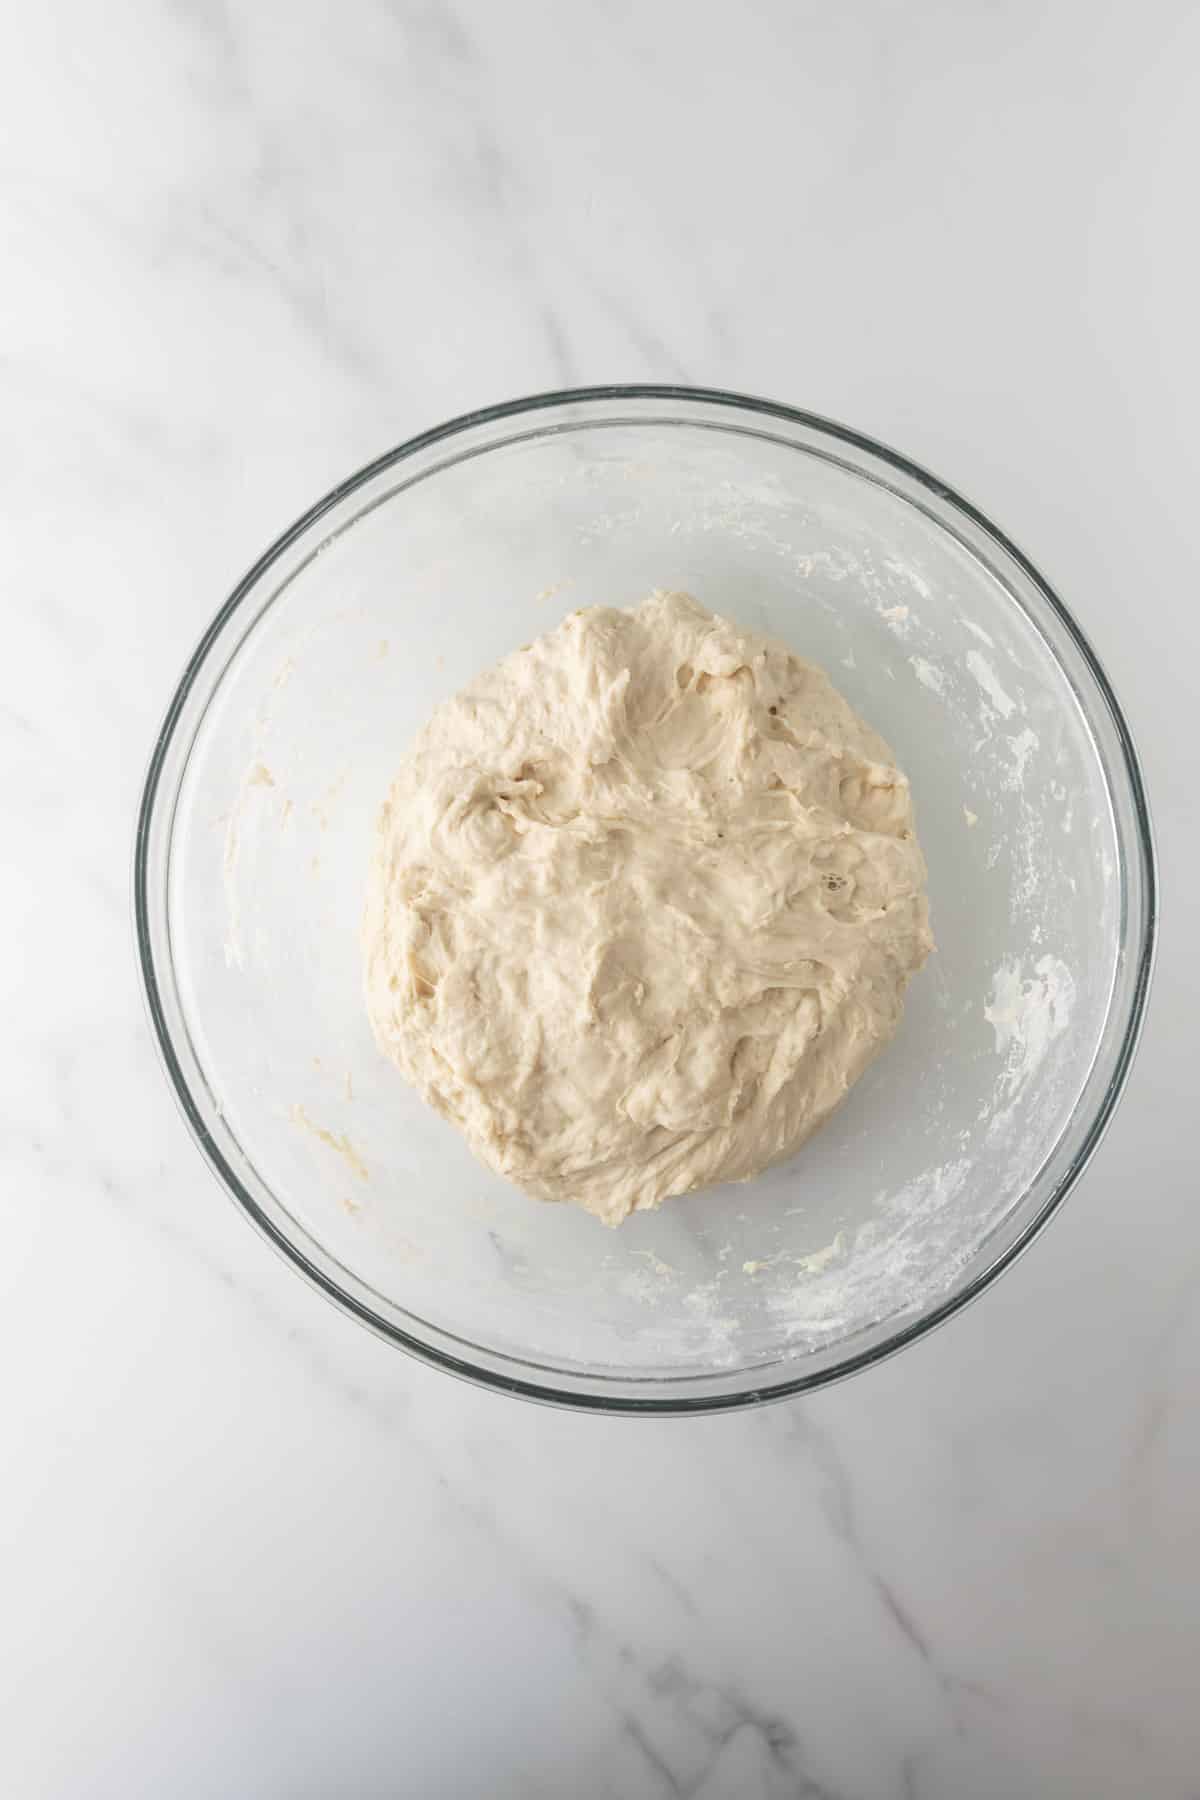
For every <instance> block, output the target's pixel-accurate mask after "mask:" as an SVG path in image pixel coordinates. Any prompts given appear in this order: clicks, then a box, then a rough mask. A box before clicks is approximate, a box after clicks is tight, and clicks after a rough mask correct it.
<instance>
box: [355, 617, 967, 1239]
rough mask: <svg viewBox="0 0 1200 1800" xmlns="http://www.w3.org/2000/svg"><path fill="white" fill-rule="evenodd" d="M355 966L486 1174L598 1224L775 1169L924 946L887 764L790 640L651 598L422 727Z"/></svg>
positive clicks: (382, 1023)
mask: <svg viewBox="0 0 1200 1800" xmlns="http://www.w3.org/2000/svg"><path fill="white" fill-rule="evenodd" d="M364 943H365V962H366V997H367V1007H368V1011H369V1013H370V1018H371V1023H372V1025H373V1027H374V1031H375V1035H376V1037H377V1039H378V1042H379V1045H380V1047H381V1049H382V1050H383V1051H384V1053H385V1054H386V1055H387V1056H389V1057H390V1058H391V1059H392V1061H393V1062H395V1063H396V1064H397V1066H398V1067H399V1068H400V1070H401V1071H402V1072H403V1074H404V1075H405V1076H406V1077H407V1079H408V1080H409V1081H410V1082H411V1083H412V1084H413V1086H414V1087H416V1088H417V1089H418V1090H419V1092H420V1093H421V1094H422V1095H424V1097H425V1099H426V1100H428V1101H429V1102H430V1104H431V1105H433V1106H435V1107H436V1108H437V1110H438V1111H439V1112H440V1113H442V1114H444V1115H445V1117H446V1118H448V1119H451V1120H453V1121H454V1123H455V1124H456V1125H458V1126H459V1127H460V1129H461V1130H462V1131H463V1133H464V1134H465V1136H466V1138H467V1141H468V1142H469V1144H470V1145H471V1148H472V1149H473V1150H474V1151H475V1153H476V1155H477V1156H479V1157H480V1158H481V1160H482V1161H483V1162H485V1163H486V1164H487V1165H488V1166H489V1167H490V1168H492V1169H495V1170H496V1171H497V1173H498V1174H501V1175H504V1176H507V1177H508V1179H509V1180H511V1181H514V1182H516V1183H517V1184H518V1185H519V1186H520V1187H522V1188H524V1189H525V1190H526V1191H527V1192H528V1193H530V1194H534V1195H538V1196H540V1197H542V1198H543V1199H547V1200H573V1201H575V1202H577V1203H578V1204H579V1205H581V1206H584V1207H586V1208H587V1209H588V1210H589V1211H590V1212H593V1213H595V1214H597V1215H598V1216H599V1217H600V1218H601V1219H603V1220H604V1221H605V1222H606V1223H607V1224H610V1225H615V1224H617V1223H619V1222H620V1220H622V1219H623V1218H625V1217H626V1216H627V1214H629V1213H630V1212H631V1211H633V1210H634V1209H638V1208H644V1207H653V1206H657V1205H658V1204H659V1203H660V1201H662V1200H664V1199H666V1198H667V1196H668V1195H671V1194H680V1193H684V1192H686V1191H687V1190H688V1189H691V1188H698V1187H703V1186H706V1185H707V1184H708V1183H710V1182H717V1181H729V1180H740V1179H744V1178H746V1177H748V1176H751V1175H754V1174H756V1173H757V1172H758V1171H759V1170H761V1169H764V1168H766V1167H767V1165H768V1164H770V1163H774V1162H778V1161H779V1160H780V1159H781V1158H782V1157H786V1156H790V1155H791V1153H792V1152H793V1151H794V1150H795V1149H796V1148H797V1146H798V1145H799V1144H801V1143H802V1142H803V1140H804V1139H805V1138H806V1137H807V1136H808V1135H809V1133H810V1132H811V1131H813V1130H814V1129H815V1127H816V1126H818V1125H819V1124H820V1123H821V1121H822V1120H823V1119H825V1118H826V1117H827V1116H828V1114H829V1113H830V1112H831V1111H832V1109H833V1108H834V1107H835V1106H836V1105H837V1104H838V1102H839V1101H840V1100H841V1099H842V1097H843V1095H844V1094H845V1093H846V1091H847V1090H848V1089H849V1088H850V1087H851V1086H852V1085H853V1083H854V1082H855V1081H856V1080H857V1079H858V1077H859V1076H860V1075H861V1074H862V1072H863V1070H864V1068H865V1067H866V1066H867V1063H868V1062H869V1061H870V1060H871V1058H872V1057H873V1056H874V1054H875V1052H876V1051H877V1050H878V1049H879V1048H880V1047H881V1045H883V1044H885V1043H886V1042H887V1040H888V1039H889V1038H890V1037H891V1036H892V1033H893V1032H894V1031H895V1029H896V1025H897V1023H898V1021H899V1018H900V1012H901V1007H902V1004H903V997H904V990H905V987H906V986H907V983H908V979H909V977H910V976H911V975H912V973H913V972H914V970H916V969H918V968H920V966H921V964H922V963H923V962H924V960H925V958H926V956H927V955H928V953H929V951H930V950H931V949H932V947H933V940H932V938H931V936H930V932H929V925H928V910H927V905H926V899H925V863H924V859H923V857H922V855H921V851H920V848H919V846H918V844H917V841H916V838H915V836H914V833H913V813H912V804H911V800H910V797H909V789H908V782H907V780H906V779H905V777H904V776H903V775H902V774H901V773H900V772H899V770H898V769H897V768H896V767H895V764H894V760H893V757H892V753H891V751H890V750H889V749H888V747H887V745H886V744H885V743H884V741H883V739H882V738H880V737H878V736H877V735H876V733H875V732H873V731H872V730H871V729H870V727H869V726H867V725H865V724H864V723H863V721H862V720H861V719H860V718H859V717H858V716H857V714H856V713H855V712H854V711H853V710H852V709H851V707H850V706H849V705H848V704H847V702H846V701H845V700H843V698H842V697H841V695H840V694H839V693H838V692H837V691H836V689H835V688H834V687H833V686H832V684H831V683H830V682H829V680H828V679H827V677H826V676H825V675H824V674H823V673H822V672H821V671H820V670H819V669H817V668H814V667H813V666H812V665H811V664H810V663H806V662H802V661H801V660H800V658H799V657H798V656H796V655H794V654H793V653H792V651H791V650H789V649H788V648H787V647H786V646H785V645H784V644H781V643H778V642H776V641H774V640H772V639H770V638H763V637H757V636H754V635H753V634H751V633H749V632H744V631H742V630H741V629H740V628H739V627H738V626H736V625H734V624H731V623H730V622H729V620H727V619H723V618H718V617H716V616H714V615H713V614H712V613H709V612H707V611H706V610H705V609H704V608H703V607H702V606H700V605H698V604H697V602H696V601H695V600H693V599H691V598H690V597H689V596H688V595H686V594H679V593H664V592H657V593H654V594H652V595H651V597H650V598H649V599H648V600H646V601H645V602H644V603H643V604H642V605H641V606H639V607H637V608H634V609H632V610H629V611H617V610H614V609H611V608H608V607H591V608H588V609H587V610H586V611H582V612H575V613H572V614H571V615H570V617H569V618H567V619H565V620H564V621H563V623H562V624H561V625H560V626H559V627H558V628H557V630H555V631H552V632H550V633H549V634H548V635H547V636H545V637H542V638H539V639H538V640H537V642H536V643H533V644H529V645H527V646H526V648H524V649H523V650H519V651H517V653H516V654H515V655H513V656H509V657H508V658H506V660H505V661H504V662H502V663H500V664H499V666H498V667H496V668H494V669H491V670H489V671H488V672H487V673H486V674H484V675H481V676H480V677H479V678H478V679H477V680H476V681H474V682H472V683H471V685H470V686H469V687H468V688H466V689H465V690H464V691H463V692H462V693H461V694H459V695H458V696H457V697H456V698H455V699H453V700H450V701H448V702H447V703H446V704H445V705H443V706H441V707H439V709H438V710H437V712H436V713H435V714H434V716H433V718H432V719H431V720H430V722H429V724H428V725H427V726H426V727H425V729H424V731H423V732H422V733H421V735H420V736H419V737H418V739H417V741H416V743H415V744H414V745H413V747H412V749H411V750H410V751H409V753H408V755H407V756H406V757H405V759H404V762H403V764H402V765H401V768H400V771H399V773H398V775H397V776H396V780H395V782H394V784H393V786H392V789H391V793H390V795H389V797H388V799H387V802H386V804H385V805H384V807H383V811H382V814H381V817H380V821H379V829H378V835H377V839H376V844H375V850H374V859H373V865H372V869H371V875H370V882H369V889H368V897H367V907H366V919H365V933H364Z"/></svg>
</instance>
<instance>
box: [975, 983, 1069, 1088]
mask: <svg viewBox="0 0 1200 1800" xmlns="http://www.w3.org/2000/svg"><path fill="white" fill-rule="evenodd" d="M1074 1004H1075V977H1074V976H1073V975H1072V973H1071V971H1070V969H1068V967H1067V965H1066V963H1064V962H1063V961H1062V960H1061V959H1060V958H1059V957H1057V956H1040V957H1039V958H1038V960H1037V962H1036V963H1035V964H1034V965H1033V971H1032V973H1031V974H1029V975H1026V974H1025V973H1024V970H1023V967H1022V964H1021V961H1020V959H1019V958H1013V959H1012V960H1010V961H1007V962H1003V963H1001V965H1000V967H999V968H998V969H997V970H996V972H995V974H994V975H993V977H992V993H991V998H990V1000H989V1001H988V1004H987V1005H986V1006H985V1007H984V1009H983V1016H984V1018H985V1019H986V1020H987V1022H988V1024H989V1025H990V1026H991V1027H992V1030H993V1032H994V1033H995V1038H996V1051H997V1054H998V1055H1000V1056H1001V1057H1003V1059H1004V1069H1003V1073H1002V1074H1001V1077H1000V1091H1001V1094H1002V1096H1003V1097H1004V1098H1011V1097H1013V1096H1015V1095H1016V1094H1017V1093H1019V1092H1020V1090H1021V1089H1022V1088H1023V1087H1024V1086H1025V1084H1026V1082H1027V1081H1028V1080H1029V1079H1030V1077H1031V1076H1032V1075H1034V1074H1036V1072H1037V1070H1038V1069H1039V1068H1040V1067H1041V1065H1042V1063H1043V1062H1044V1060H1045V1057H1046V1053H1047V1051H1048V1050H1049V1048H1050V1046H1051V1044H1052V1043H1053V1042H1054V1040H1055V1039H1056V1038H1058V1037H1061V1036H1062V1034H1063V1032H1064V1031H1065V1030H1066V1029H1067V1026H1068V1025H1069V1024H1070V1021H1071V1010H1072V1008H1073V1007H1074Z"/></svg>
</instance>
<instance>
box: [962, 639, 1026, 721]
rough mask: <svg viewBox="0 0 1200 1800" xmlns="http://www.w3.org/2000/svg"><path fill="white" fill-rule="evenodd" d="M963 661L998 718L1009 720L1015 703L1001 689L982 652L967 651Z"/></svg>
mask: <svg viewBox="0 0 1200 1800" xmlns="http://www.w3.org/2000/svg"><path fill="white" fill-rule="evenodd" d="M964 661H965V662H966V665H967V667H968V669H969V670H970V671H971V674H972V675H973V676H974V677H975V679H976V681H977V682H978V683H979V685H980V687H981V688H982V689H983V691H984V693H985V694H986V695H987V697H988V699H989V701H990V702H991V704H992V706H993V707H994V709H995V710H996V712H998V713H999V715H1000V717H1001V718H1002V719H1009V718H1011V717H1012V715H1013V713H1014V711H1015V710H1016V704H1017V703H1016V701H1015V700H1014V699H1013V698H1012V696H1011V695H1009V694H1006V693H1005V691H1004V689H1003V688H1002V687H1001V685H1000V680H999V677H998V676H997V674H996V671H995V669H993V667H992V665H991V663H990V662H989V661H988V659H987V657H986V656H985V655H984V654H983V652H982V650H968V651H967V654H966V657H965V658H964Z"/></svg>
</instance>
